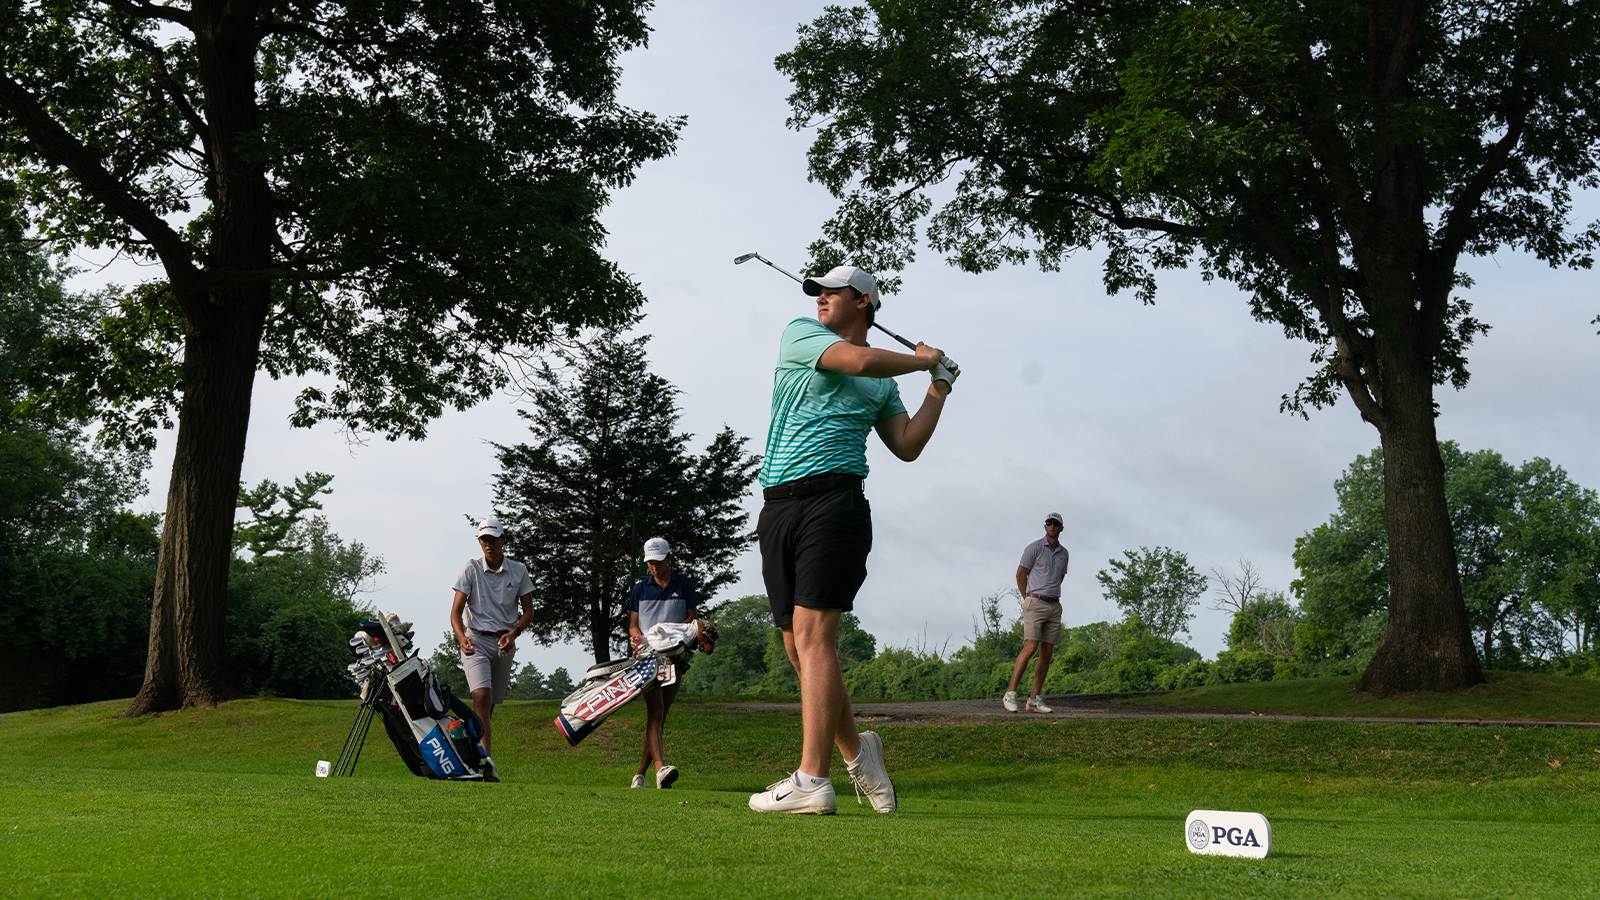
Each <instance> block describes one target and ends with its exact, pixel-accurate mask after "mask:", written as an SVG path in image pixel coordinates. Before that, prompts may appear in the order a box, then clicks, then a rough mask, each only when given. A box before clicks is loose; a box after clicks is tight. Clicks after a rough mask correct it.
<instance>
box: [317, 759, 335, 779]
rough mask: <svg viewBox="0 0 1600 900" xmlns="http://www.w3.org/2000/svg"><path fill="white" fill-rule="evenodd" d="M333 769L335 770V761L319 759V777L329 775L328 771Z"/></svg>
mask: <svg viewBox="0 0 1600 900" xmlns="http://www.w3.org/2000/svg"><path fill="white" fill-rule="evenodd" d="M331 771H333V763H331V762H328V761H327V760H325V759H319V760H317V777H318V778H327V777H328V773H329V772H331Z"/></svg>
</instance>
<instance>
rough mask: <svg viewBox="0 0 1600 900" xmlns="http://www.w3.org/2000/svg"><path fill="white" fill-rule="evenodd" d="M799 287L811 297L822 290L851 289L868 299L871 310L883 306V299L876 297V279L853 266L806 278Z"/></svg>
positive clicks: (839, 267) (837, 268) (840, 267)
mask: <svg viewBox="0 0 1600 900" xmlns="http://www.w3.org/2000/svg"><path fill="white" fill-rule="evenodd" d="M801 287H803V288H804V289H805V292H806V293H807V294H809V295H810V296H812V297H815V296H817V295H819V294H821V293H822V289H823V288H842V287H853V288H855V289H856V290H858V291H860V292H861V293H863V294H866V295H867V296H868V297H869V298H870V300H869V302H870V303H871V304H872V308H873V309H877V308H878V307H880V306H882V305H883V298H882V297H879V296H878V279H876V278H873V277H872V275H871V273H869V272H868V271H867V270H866V269H858V268H856V267H855V266H836V267H835V268H833V269H831V270H830V271H829V272H828V274H826V275H822V276H819V277H817V278H807V279H806V280H805V281H804V282H803V283H802V284H801Z"/></svg>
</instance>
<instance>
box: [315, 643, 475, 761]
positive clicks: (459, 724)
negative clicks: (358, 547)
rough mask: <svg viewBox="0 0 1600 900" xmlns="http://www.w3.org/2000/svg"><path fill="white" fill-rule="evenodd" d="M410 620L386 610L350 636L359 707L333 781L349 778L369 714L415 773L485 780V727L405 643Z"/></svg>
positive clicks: (364, 735) (365, 730)
mask: <svg viewBox="0 0 1600 900" xmlns="http://www.w3.org/2000/svg"><path fill="white" fill-rule="evenodd" d="M410 628H411V626H410V623H405V622H401V621H400V619H399V617H398V616H396V615H394V614H393V613H390V614H389V615H388V616H384V615H383V614H382V613H379V614H378V618H377V619H375V620H369V621H366V622H362V623H361V630H360V631H357V632H356V634H355V636H354V637H352V638H351V639H350V648H351V649H352V650H353V651H355V654H356V661H355V662H354V663H352V664H351V665H350V677H351V678H352V679H354V680H355V681H356V683H358V684H360V685H361V686H362V687H361V708H360V709H359V710H357V712H356V721H355V725H353V726H352V727H351V729H350V735H349V737H347V738H345V745H344V749H343V750H341V751H340V752H339V761H338V763H337V764H336V765H335V766H334V769H333V774H334V775H335V776H343V775H353V774H355V768H356V760H357V759H358V758H359V757H360V756H361V748H362V746H363V745H364V744H365V743H366V739H367V730H368V728H370V727H371V725H372V718H373V716H374V715H381V716H382V717H383V728H384V731H386V732H388V734H389V740H390V741H391V742H393V743H394V747H395V750H396V751H398V752H399V753H400V759H401V761H402V762H404V763H405V764H406V767H407V768H409V769H410V770H411V771H412V772H413V773H414V774H417V775H421V776H425V777H427V778H439V779H447V780H454V781H479V780H482V779H483V748H482V747H481V746H480V745H479V744H478V740H479V739H480V738H481V737H483V722H482V721H480V720H479V719H478V716H477V714H476V713H474V712H473V711H472V707H471V706H469V705H468V704H466V703H465V702H463V701H461V700H459V699H457V698H456V697H455V696H453V695H452V694H451V692H450V688H449V687H447V686H446V685H443V684H440V683H439V679H438V677H437V676H436V675H435V674H434V672H433V669H432V667H431V666H429V665H428V663H427V662H426V661H425V660H423V659H422V657H421V655H420V654H419V653H418V651H417V650H416V649H415V648H413V647H412V646H411V638H412V634H413V633H412V632H411V631H410Z"/></svg>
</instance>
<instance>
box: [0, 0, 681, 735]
mask: <svg viewBox="0 0 1600 900" xmlns="http://www.w3.org/2000/svg"><path fill="white" fill-rule="evenodd" d="M645 5H646V4H645V3H643V2H641V0H599V2H576V0H555V2H531V0H508V2H501V3H482V2H477V0H419V2H412V0H405V2H400V0H376V2H364V3H355V4H349V3H340V2H309V3H296V4H274V3H266V2H250V0H246V2H242V3H237V2H230V3H220V2H216V0H187V2H184V0H179V2H173V3H150V2H142V0H134V2H128V0H62V2H55V3H24V4H12V5H11V6H10V7H9V8H8V11H7V14H6V15H5V16H3V17H0V50H3V53H4V58H5V65H4V66H3V67H0V182H3V184H0V187H4V188H5V191H4V193H5V196H6V197H7V199H9V200H11V201H12V202H11V203H10V204H9V207H8V209H7V210H6V212H7V214H8V215H9V216H11V217H12V218H14V219H16V220H18V221H20V222H22V223H23V224H24V225H25V228H24V231H25V232H26V234H25V235H24V236H25V237H26V238H27V239H29V240H32V241H36V242H40V243H42V244H43V245H45V246H48V247H51V248H54V249H57V250H61V251H66V250H70V249H72V248H75V247H84V246H86V247H91V248H104V249H109V250H114V251H116V252H117V253H119V254H122V255H125V256H128V257H131V258H133V259H136V260H140V261H146V262H151V263H156V264H159V266H160V272H161V277H159V278H154V279H152V280H150V281H148V282H146V283H144V284H141V285H137V286H135V287H134V288H132V289H131V290H129V291H127V292H126V293H125V294H124V295H123V296H122V297H120V298H118V299H117V300H116V302H115V303H112V304H109V306H110V308H108V309H107V310H106V313H107V314H106V315H103V316H99V317H96V318H94V319H91V320H88V321H85V322H83V323H81V325H80V328H79V330H78V332H77V334H76V335H75V339H74V340H70V341H66V342H63V345H62V347H61V349H62V351H63V352H62V354H61V356H60V359H61V364H62V369H63V371H65V372H67V373H69V377H63V378H60V379H58V380H57V384H56V385H55V386H54V387H55V388H56V389H54V390H51V391H41V392H38V393H37V394H36V395H35V400H36V401H37V402H38V403H54V404H57V405H60V406H62V407H64V408H68V409H71V410H74V411H80V410H85V409H92V410H94V411H95V412H96V413H97V414H99V415H100V416H101V417H102V419H103V420H104V422H105V426H106V427H105V430H104V432H103V434H104V436H105V437H106V438H107V439H112V440H121V441H123V442H126V443H130V444H134V445H141V444H144V445H147V444H148V442H149V440H150V431H151V429H152V428H154V427H156V426H157V425H162V424H167V423H169V422H170V421H171V420H172V419H173V414H174V413H176V421H177V428H178V434H177V441H176V450H175V457H174V462H173V477H172V480H171V482H170V484H169V490H168V504H167V513H166V516H165V518H164V527H163V530H162V550H161V556H160V566H159V569H158V577H157V580H156V590H155V600H154V603H153V606H152V618H151V643H150V653H149V657H148V666H149V668H148V671H147V674H146V680H145V685H144V688H143V689H142V690H141V691H140V694H139V696H138V698H136V700H135V702H134V704H133V706H132V707H131V708H130V710H129V714H140V713H146V712H152V711H156V710H161V709H169V708H174V707H178V706H186V705H194V704H200V705H210V704H213V703H215V702H217V701H218V700H219V699H222V698H223V697H226V696H228V695H229V694H230V693H232V692H233V691H234V690H236V689H237V686H236V685H235V684H233V683H232V679H230V677H229V675H228V673H227V671H226V666H225V660H224V655H223V651H222V649H221V648H222V646H223V644H224V640H223V638H224V629H225V621H224V605H225V597H226V593H227V590H226V586H227V577H228V565H229V558H230V547H231V540H230V534H229V532H230V528H231V524H232V506H233V501H234V495H235V491H236V490H237V487H238V483H239V475H240V471H241V463H242V460H243V456H244V448H245V433H246V430H247V428H248V424H249V407H250V397H251V391H252V387H253V383H254V378H255V375H256V372H257V371H258V370H264V371H266V372H267V373H268V374H269V375H270V376H272V377H274V378H284V377H308V384H307V385H306V387H305V388H304V389H303V390H302V391H301V392H300V394H299V396H298V399H297V402H296V407H295V411H294V413H293V415H292V416H291V421H292V422H293V423H294V424H296V425H302V426H303V425H310V424H312V423H314V422H317V421H322V420H331V421H334V422H337V423H339V424H340V425H342V426H343V427H345V428H348V429H351V430H357V431H363V430H370V431H376V432H379V433H382V434H384V435H385V436H387V437H390V438H396V437H400V436H405V437H411V438H417V437H421V436H422V435H423V433H424V432H425V430H426V427H427V423H428V422H429V421H430V420H431V419H432V418H434V417H435V416H437V415H439V414H440V412H441V411H442V410H443V409H444V408H445V407H447V406H454V407H457V408H462V407H466V406H468V405H470V404H472V403H475V402H477V401H479V400H481V399H483V398H484V397H486V396H489V395H490V394H491V393H492V392H493V391H495V390H496V389H498V388H500V387H502V386H504V385H505V384H506V383H508V381H509V380H510V379H511V377H512V374H513V372H514V371H515V370H516V369H515V367H516V366H517V365H518V364H519V361H522V360H525V359H526V357H528V356H529V355H530V354H532V353H535V352H537V350H538V349H539V348H541V347H542V346H543V345H544V344H545V343H546V342H547V341H549V340H551V339H552V338H555V337H560V336H570V335H572V334H575V333H576V331H577V329H580V328H583V327H589V326H604V325H609V324H615V323H618V322H623V321H626V320H627V319H628V317H629V316H630V315H631V314H632V313H633V311H634V310H635V309H636V307H637V306H638V305H639V303H640V302H641V297H640V294H639V291H638V289H637V287H636V286H635V285H634V284H633V282H632V281H631V280H630V279H628V278H627V277H626V276H625V275H624V274H623V273H622V272H621V271H620V270H618V268H617V267H616V266H615V265H614V264H612V263H610V262H609V261H607V260H606V259H604V258H603V257H602V256H601V254H600V245H601V243H602V242H603V239H604V235H605V231H604V229H603V227H602V226H601V225H600V221H599V212H600V210H601V208H602V207H603V205H604V204H605V202H606V200H607V197H608V194H609V191H611V190H613V189H615V188H618V187H621V186H623V185H625V184H627V183H628V182H629V181H630V180H631V178H632V177H633V174H634V172H635V171H637V169H638V167H639V166H640V165H641V164H642V163H643V162H644V161H646V160H650V159H655V158H658V157H661V156H663V155H665V154H666V153H668V152H669V151H670V150H671V148H672V146H673V143H674V141H675V139H676V135H677V132H678V129H679V128H680V126H681V124H682V122H681V120H677V119H670V120H662V119H659V118H657V117H655V116H653V115H651V114H649V113H645V112H639V111H636V110H631V109H627V108H625V107H623V106H621V105H620V104H618V103H617V101H616V98H615V92H616V87H617V83H618V79H619V77H620V73H619V68H618V58H619V56H620V55H621V54H622V53H623V52H624V51H627V50H629V49H632V48H635V47H640V46H643V45H644V43H645V40H646V37H647V35H648V28H647V27H646V25H645V23H644V20H643V18H642V11H643V9H644V7H645Z"/></svg>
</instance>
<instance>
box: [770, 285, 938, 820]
mask: <svg viewBox="0 0 1600 900" xmlns="http://www.w3.org/2000/svg"><path fill="white" fill-rule="evenodd" d="M804 288H805V292H806V293H807V294H809V295H811V296H813V297H816V298H817V317H816V318H815V319H795V320H794V321H793V322H790V323H789V326H788V327H787V328H785V329H784V331H783V339H782V341H781V342H780V343H779V346H778V367H777V372H776V373H775V375H774V377H773V385H772V424H771V428H770V430H769V431H768V433H767V447H766V458H765V460H764V461H763V463H762V465H761V486H762V489H763V490H762V494H763V496H764V498H765V500H766V503H765V504H764V505H763V506H762V509H761V518H760V521H759V523H758V525H757V529H756V530H757V532H758V533H759V534H760V536H761V574H762V577H763V579H764V580H765V581H766V587H767V597H768V599H769V600H770V601H771V603H772V618H773V622H774V624H776V625H777V626H778V627H779V628H781V629H782V630H783V646H784V649H785V650H786V651H788V654H789V662H790V663H791V664H792V665H793V666H794V668H795V672H796V673H797V674H798V675H799V676H800V718H801V725H802V729H803V738H802V746H801V755H800V767H799V768H798V769H797V770H796V771H795V772H794V773H793V774H792V775H790V776H789V777H788V778H785V779H783V780H782V781H780V782H778V783H776V784H774V785H772V786H771V787H769V788H768V789H767V790H765V791H763V792H761V793H759V794H754V795H752V796H751V797H750V808H751V809H753V810H756V811H757V812H786V813H820V814H824V815H827V814H831V813H833V812H834V810H835V808H836V799H835V794H834V790H833V782H832V781H830V780H829V778H828V771H829V768H830V767H831V765H832V763H833V748H834V747H835V746H837V747H838V748H839V754H840V755H841V756H842V757H843V758H844V760H845V765H846V769H847V770H848V771H849V774H850V780H851V782H852V783H854V785H855V787H856V794H857V796H856V802H858V803H859V802H860V795H861V794H863V793H865V794H866V795H867V796H868V798H869V799H870V800H871V801H872V808H873V809H875V810H877V811H878V812H880V813H888V812H893V811H894V809H895V793H894V783H893V782H892V781H891V780H890V779H889V771H888V769H887V768H886V767H885V766H884V762H883V741H882V740H881V739H879V737H878V735H877V734H875V733H874V732H871V731H867V732H862V733H860V734H858V733H857V732H856V724H855V717H854V716H853V715H852V713H851V710H850V697H849V695H848V694H846V693H845V689H844V676H843V673H842V672H841V671H840V669H839V653H838V644H837V641H838V634H839V619H840V617H841V616H842V615H843V614H844V613H846V612H849V611H850V610H851V609H852V607H853V605H854V602H855V596H856V592H857V591H858V590H860V588H861V584H862V582H863V581H865V580H866V577H867V554H868V553H869V552H870V551H871V550H872V509H871V507H870V506H869V504H868V503H867V498H866V496H865V494H864V493H863V491H862V487H863V481H864V479H865V478H866V475H867V454H866V442H867V433H868V432H869V431H873V430H876V431H877V432H878V437H879V438H880V439H881V440H882V441H883V443H884V445H885V446H886V447H888V448H889V450H890V452H892V453H894V455H895V456H897V457H899V458H900V459H903V460H905V461H907V462H910V461H911V460H914V459H916V458H917V457H918V456H919V455H920V454H921V453H922V448H923V447H924V446H926V445H927V443H928V439H929V438H930V437H932V436H933V430H934V427H935V426H937V425H938V423H939V414H940V412H942V411H943V409H944V400H945V397H946V396H948V395H949V393H950V385H951V383H952V382H954V381H955V379H956V375H957V374H958V373H956V372H955V371H952V370H951V369H947V368H945V367H944V366H943V365H941V364H940V361H941V359H942V357H943V354H942V353H941V352H940V351H939V350H938V349H936V348H933V347H929V346H927V345H926V344H918V345H917V350H916V353H915V354H908V353H896V352H894V351H891V350H881V349H877V348H873V347H869V346H867V329H868V328H869V327H870V326H871V324H872V320H873V317H874V315H875V314H876V312H877V309H878V307H879V305H880V302H881V301H880V300H879V297H878V284H877V281H876V280H875V279H874V278H873V277H872V276H871V275H869V274H868V273H866V272H865V271H862V270H861V269H858V268H856V267H854V266H839V267H838V268H836V269H834V270H833V271H831V272H829V273H828V274H826V275H824V276H822V277H821V278H808V279H806V281H805V283H804ZM912 372H931V373H932V375H933V382H932V383H931V384H930V385H929V386H928V392H927V394H926V395H925V396H924V397H923V400H922V406H921V408H920V409H918V410H917V414H916V416H914V417H913V416H910V415H908V414H907V413H906V408H905V404H903V403H902V402H901V401H900V391H899V388H898V387H897V386H896V385H895V382H894V376H896V375H906V374H910V373H912Z"/></svg>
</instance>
